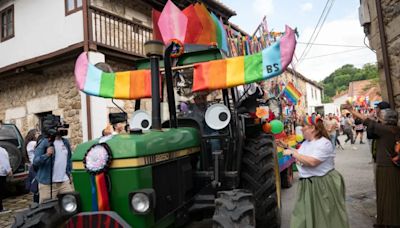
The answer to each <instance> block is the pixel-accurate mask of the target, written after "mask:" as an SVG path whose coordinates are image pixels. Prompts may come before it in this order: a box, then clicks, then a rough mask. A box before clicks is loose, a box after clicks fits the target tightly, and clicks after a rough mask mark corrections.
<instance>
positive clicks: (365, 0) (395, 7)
mask: <svg viewBox="0 0 400 228" xmlns="http://www.w3.org/2000/svg"><path fill="white" fill-rule="evenodd" d="M379 8H381V9H380V10H379ZM360 23H361V25H362V26H364V32H365V34H366V36H367V37H368V39H369V43H370V46H371V48H372V49H373V50H375V51H376V56H377V60H378V70H379V78H380V80H379V85H380V87H381V92H382V98H383V100H385V101H389V102H390V103H392V104H394V105H395V107H396V109H397V111H398V112H400V26H399V25H400V1H399V0H361V1H360ZM380 24H381V27H383V30H384V31H382V28H380ZM381 34H383V36H381ZM382 43H383V44H384V45H382ZM385 51H386V52H387V58H386V57H385V55H384V52H385ZM385 68H386V72H385ZM390 94H391V96H390Z"/></svg>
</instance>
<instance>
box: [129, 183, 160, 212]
mask: <svg viewBox="0 0 400 228" xmlns="http://www.w3.org/2000/svg"><path fill="white" fill-rule="evenodd" d="M129 202H130V207H131V209H132V211H133V212H134V213H135V214H148V213H149V212H150V211H151V210H152V209H153V208H154V206H155V194H154V190H153V189H141V190H139V191H136V192H131V193H130V194H129Z"/></svg>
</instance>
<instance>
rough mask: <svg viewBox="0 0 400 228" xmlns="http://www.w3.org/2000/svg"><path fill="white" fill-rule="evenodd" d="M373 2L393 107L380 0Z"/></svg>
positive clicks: (388, 90) (392, 100)
mask: <svg viewBox="0 0 400 228" xmlns="http://www.w3.org/2000/svg"><path fill="white" fill-rule="evenodd" d="M375 4H376V11H377V16H378V25H379V36H380V41H381V50H382V58H383V69H384V71H385V79H386V87H387V93H388V99H389V104H390V107H391V108H393V109H394V108H395V103H394V96H393V85H392V77H391V75H390V62H389V61H390V60H389V56H388V51H387V46H386V35H385V28H384V25H383V14H382V6H381V1H380V0H375Z"/></svg>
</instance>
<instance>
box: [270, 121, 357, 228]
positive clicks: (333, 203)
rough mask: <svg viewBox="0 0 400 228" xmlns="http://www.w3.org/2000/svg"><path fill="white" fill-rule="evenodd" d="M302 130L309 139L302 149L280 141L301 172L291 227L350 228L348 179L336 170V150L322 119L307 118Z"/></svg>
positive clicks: (279, 143)
mask: <svg viewBox="0 0 400 228" xmlns="http://www.w3.org/2000/svg"><path fill="white" fill-rule="evenodd" d="M302 131H303V136H304V139H306V141H304V142H303V144H302V145H301V147H300V149H298V150H296V149H293V148H289V147H288V146H287V145H285V144H284V143H283V142H278V145H279V146H281V147H283V148H285V150H284V155H290V156H293V157H294V158H295V159H296V161H297V168H298V171H299V175H300V183H299V186H298V190H297V200H296V204H295V207H294V209H293V212H292V218H291V220H290V227H291V228H321V227H324V228H338V227H340V228H347V227H349V223H348V218H347V213H346V205H345V186H344V181H343V178H342V176H341V175H340V173H339V172H338V171H336V170H335V163H334V159H335V155H336V153H335V150H334V147H333V146H332V143H331V141H330V140H329V135H328V133H327V131H326V129H325V127H324V124H323V121H322V119H320V118H318V117H305V118H304V126H303V129H302Z"/></svg>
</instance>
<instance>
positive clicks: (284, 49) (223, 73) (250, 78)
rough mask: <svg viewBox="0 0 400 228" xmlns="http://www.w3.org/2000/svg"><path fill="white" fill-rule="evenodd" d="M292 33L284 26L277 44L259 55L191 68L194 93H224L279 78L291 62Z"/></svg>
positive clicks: (218, 61)
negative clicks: (223, 91) (210, 91)
mask: <svg viewBox="0 0 400 228" xmlns="http://www.w3.org/2000/svg"><path fill="white" fill-rule="evenodd" d="M295 45H296V40H295V34H294V31H293V30H292V29H291V28H289V27H288V26H286V32H285V35H284V36H283V37H281V39H280V40H278V41H277V42H275V43H274V44H272V45H271V46H270V47H268V48H266V49H264V50H263V51H262V52H261V53H257V54H253V55H247V56H239V57H233V58H227V59H222V60H214V61H209V62H204V63H199V64H195V65H194V74H193V91H202V90H215V89H225V88H230V87H234V86H238V85H243V84H249V83H252V82H257V81H262V80H266V79H269V78H272V77H275V76H278V75H280V74H281V73H282V72H283V71H284V70H285V69H286V67H287V66H288V65H289V63H290V62H291V61H292V57H293V53H294V48H295Z"/></svg>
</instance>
